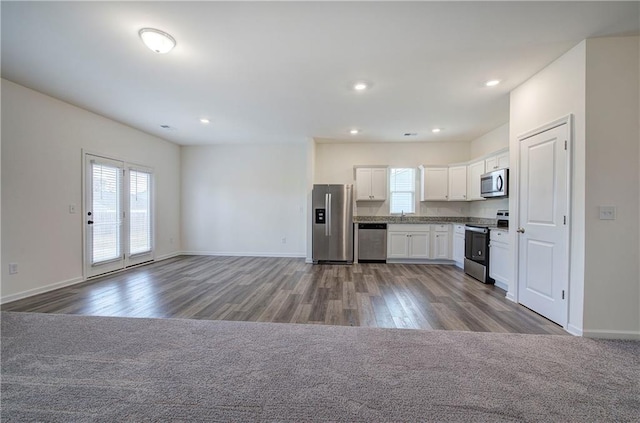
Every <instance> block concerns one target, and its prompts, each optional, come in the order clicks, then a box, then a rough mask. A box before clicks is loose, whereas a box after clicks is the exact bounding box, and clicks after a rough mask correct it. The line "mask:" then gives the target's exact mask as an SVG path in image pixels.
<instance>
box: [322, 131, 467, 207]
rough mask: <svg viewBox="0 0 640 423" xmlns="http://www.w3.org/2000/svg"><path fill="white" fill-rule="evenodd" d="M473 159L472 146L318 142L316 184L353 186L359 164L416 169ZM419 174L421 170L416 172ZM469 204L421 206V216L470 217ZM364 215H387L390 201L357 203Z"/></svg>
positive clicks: (464, 143)
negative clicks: (354, 168)
mask: <svg viewBox="0 0 640 423" xmlns="http://www.w3.org/2000/svg"><path fill="white" fill-rule="evenodd" d="M468 159H469V143H467V142H450V143H444V142H437V143H406V142H405V143H348V144H337V143H317V144H316V161H315V176H314V183H316V184H353V183H355V180H354V171H353V166H356V165H387V166H398V167H415V168H417V167H418V166H420V165H448V164H453V163H458V162H466V161H467V160H468ZM416 171H417V170H416ZM468 207H469V206H468V204H467V203H465V202H451V203H448V202H427V203H421V204H420V208H419V210H417V213H418V214H421V215H425V216H467V214H468ZM357 214H358V215H360V216H385V215H388V214H389V202H388V201H385V202H384V203H367V202H358V203H357Z"/></svg>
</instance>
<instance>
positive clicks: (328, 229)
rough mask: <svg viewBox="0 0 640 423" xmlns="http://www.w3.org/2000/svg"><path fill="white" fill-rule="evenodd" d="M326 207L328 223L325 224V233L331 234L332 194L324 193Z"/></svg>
mask: <svg viewBox="0 0 640 423" xmlns="http://www.w3.org/2000/svg"><path fill="white" fill-rule="evenodd" d="M324 209H325V214H326V219H327V223H326V224H325V225H324V234H325V235H326V236H331V194H328V193H327V194H325V195H324Z"/></svg>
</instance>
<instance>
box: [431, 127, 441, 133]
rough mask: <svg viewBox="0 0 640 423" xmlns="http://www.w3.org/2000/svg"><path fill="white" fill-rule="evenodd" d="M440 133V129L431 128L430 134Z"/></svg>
mask: <svg viewBox="0 0 640 423" xmlns="http://www.w3.org/2000/svg"><path fill="white" fill-rule="evenodd" d="M440 131H442V129H440V128H433V129H432V130H431V132H433V133H434V134H437V133H438V132H440Z"/></svg>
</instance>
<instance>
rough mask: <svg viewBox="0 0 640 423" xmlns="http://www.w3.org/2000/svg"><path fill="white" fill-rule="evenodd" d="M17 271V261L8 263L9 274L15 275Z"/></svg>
mask: <svg viewBox="0 0 640 423" xmlns="http://www.w3.org/2000/svg"><path fill="white" fill-rule="evenodd" d="M17 273H18V263H9V274H10V275H15V274H17Z"/></svg>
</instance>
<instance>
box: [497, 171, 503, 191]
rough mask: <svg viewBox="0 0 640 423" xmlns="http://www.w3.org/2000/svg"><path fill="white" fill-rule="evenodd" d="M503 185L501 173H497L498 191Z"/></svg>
mask: <svg viewBox="0 0 640 423" xmlns="http://www.w3.org/2000/svg"><path fill="white" fill-rule="evenodd" d="M503 186H504V181H503V180H502V175H498V187H497V188H498V191H502V187H503Z"/></svg>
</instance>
